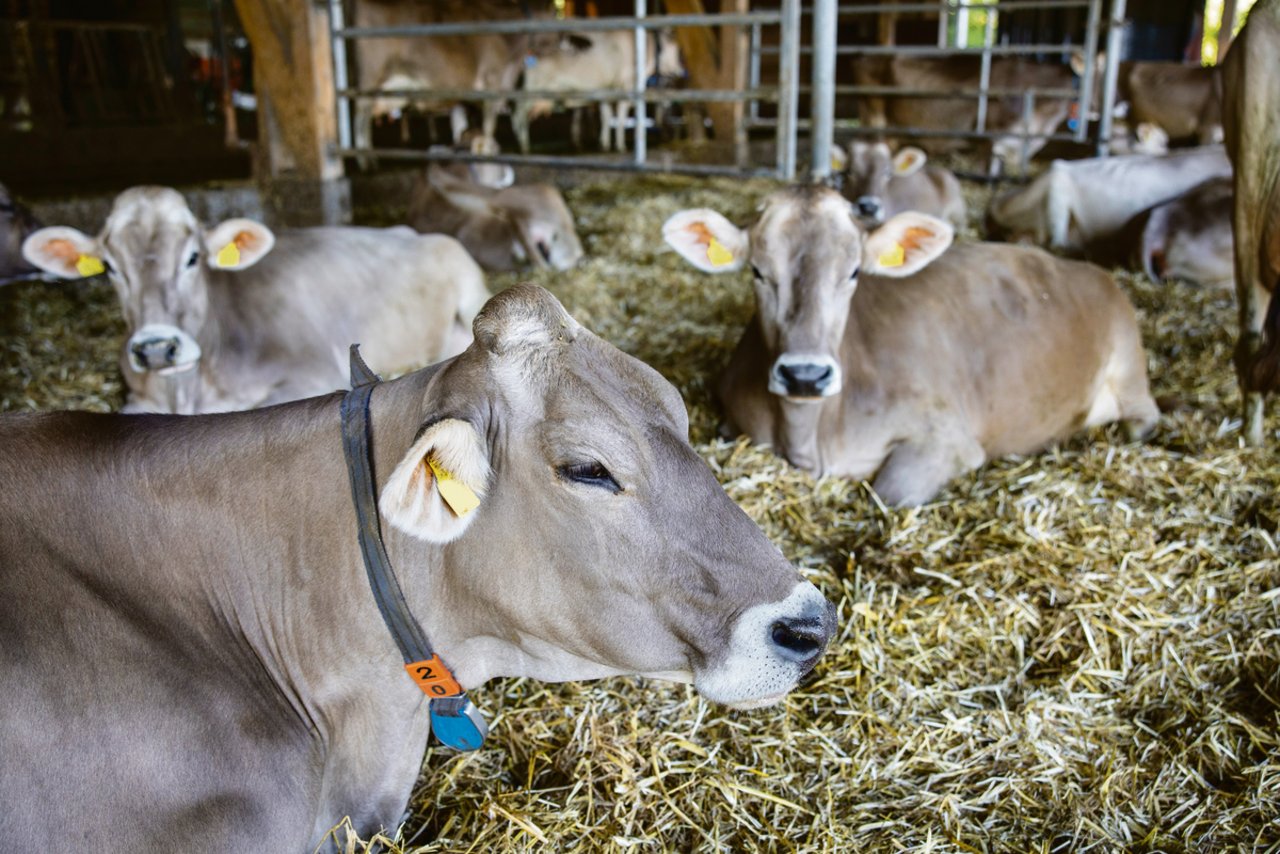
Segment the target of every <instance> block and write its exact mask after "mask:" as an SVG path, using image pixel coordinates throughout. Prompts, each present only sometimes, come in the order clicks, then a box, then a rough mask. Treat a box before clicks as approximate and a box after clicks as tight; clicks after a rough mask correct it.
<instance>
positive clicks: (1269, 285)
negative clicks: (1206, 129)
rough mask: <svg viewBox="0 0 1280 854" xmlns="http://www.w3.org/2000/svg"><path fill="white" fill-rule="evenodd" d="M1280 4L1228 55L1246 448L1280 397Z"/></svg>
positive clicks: (1227, 120)
mask: <svg viewBox="0 0 1280 854" xmlns="http://www.w3.org/2000/svg"><path fill="white" fill-rule="evenodd" d="M1277 57H1280V0H1259V2H1258V4H1257V5H1256V6H1254V7H1253V9H1252V10H1251V11H1250V12H1249V19H1248V21H1247V22H1246V23H1245V26H1244V29H1243V30H1241V31H1240V35H1239V36H1237V37H1236V40H1235V41H1234V42H1233V43H1232V45H1231V49H1230V50H1229V51H1228V52H1227V58H1226V60H1225V62H1224V64H1223V65H1224V67H1223V103H1222V112H1223V116H1222V118H1223V129H1224V130H1225V132H1226V142H1227V152H1228V153H1229V154H1230V155H1231V161H1232V163H1233V164H1234V166H1235V215H1234V217H1233V219H1232V226H1233V228H1234V231H1235V247H1236V295H1237V298H1238V299H1239V303H1240V339H1239V342H1238V343H1237V345H1236V359H1235V361H1236V372H1237V374H1238V375H1239V377H1240V386H1241V388H1242V389H1243V391H1244V397H1245V422H1244V434H1245V438H1246V441H1248V442H1249V443H1250V444H1254V445H1258V444H1261V443H1262V419H1263V412H1264V408H1263V395H1264V394H1267V393H1269V392H1275V391H1277V390H1280V299H1276V286H1277V284H1278V283H1280V74H1277V64H1276V62H1277Z"/></svg>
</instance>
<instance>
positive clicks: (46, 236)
mask: <svg viewBox="0 0 1280 854" xmlns="http://www.w3.org/2000/svg"><path fill="white" fill-rule="evenodd" d="M22 257H23V258H26V259H27V261H29V262H30V263H31V264H33V265H34V266H36V267H39V268H40V269H41V270H44V271H45V272H46V273H52V274H53V275H55V276H59V277H61V278H63V279H87V278H88V277H90V276H96V275H98V274H99V273H102V272H104V271H105V270H106V265H105V264H104V263H103V262H102V249H101V247H100V246H99V245H98V241H97V240H95V239H94V238H92V237H90V236H89V235H87V234H85V233H84V232H82V231H77V230H76V229H74V228H68V227H67V226H65V225H53V226H50V227H48V228H42V229H40V230H39V231H36V232H32V233H31V234H30V235H28V236H27V239H26V240H24V241H22Z"/></svg>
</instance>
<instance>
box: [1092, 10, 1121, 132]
mask: <svg viewBox="0 0 1280 854" xmlns="http://www.w3.org/2000/svg"><path fill="white" fill-rule="evenodd" d="M1124 13H1125V0H1111V26H1110V27H1109V28H1108V29H1107V65H1106V68H1104V69H1103V72H1102V117H1101V118H1100V119H1099V121H1098V156H1099V157H1106V156H1107V151H1108V147H1107V144H1108V142H1110V140H1111V120H1112V115H1111V114H1112V113H1113V112H1115V106H1116V82H1117V77H1118V76H1119V72H1120V48H1121V40H1122V39H1123V38H1124V30H1125V26H1126V22H1125V18H1124ZM1085 59H1086V61H1088V62H1093V57H1091V56H1090V57H1086V58H1085ZM1084 118H1085V116H1083V115H1082V116H1081V119H1082V120H1083V119H1084Z"/></svg>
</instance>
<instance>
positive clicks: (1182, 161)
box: [987, 145, 1231, 254]
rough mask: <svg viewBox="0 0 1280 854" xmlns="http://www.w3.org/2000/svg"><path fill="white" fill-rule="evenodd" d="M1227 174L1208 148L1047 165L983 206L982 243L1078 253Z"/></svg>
mask: <svg viewBox="0 0 1280 854" xmlns="http://www.w3.org/2000/svg"><path fill="white" fill-rule="evenodd" d="M1230 175H1231V163H1230V161H1229V160H1228V159H1227V155H1226V152H1225V151H1224V150H1223V148H1222V146H1212V145H1210V146H1205V147H1203V148H1193V149H1184V150H1179V151H1174V152H1171V153H1169V154H1165V155H1139V154H1135V155H1129V156H1126V157H1095V158H1088V159H1085V160H1055V161H1053V163H1052V164H1051V165H1050V166H1049V168H1048V169H1046V170H1045V171H1044V172H1043V173H1041V174H1040V175H1039V176H1038V177H1037V178H1036V179H1035V180H1034V181H1032V182H1031V183H1030V184H1028V185H1027V186H1025V187H1021V188H1019V189H1016V190H1012V191H1010V192H1008V193H1005V194H1004V195H1001V196H999V197H997V198H996V199H994V200H993V201H992V202H991V205H990V207H989V208H988V210H987V237H989V238H997V239H1005V240H1011V241H1023V240H1029V241H1031V242H1034V243H1038V244H1041V245H1045V246H1048V247H1049V248H1051V249H1059V250H1064V251H1067V252H1075V253H1080V254H1085V253H1086V252H1087V250H1088V247H1089V246H1090V245H1091V244H1094V243H1096V242H1098V241H1102V240H1105V239H1107V238H1108V237H1109V236H1111V235H1113V234H1116V233H1118V232H1120V231H1121V230H1122V229H1123V228H1124V227H1125V225H1126V223H1128V222H1129V221H1130V220H1132V219H1133V218H1134V217H1135V216H1137V215H1138V214H1140V213H1141V212H1142V211H1144V210H1146V209H1147V208H1149V207H1151V206H1152V205H1154V204H1157V203H1159V202H1163V201H1166V200H1168V199H1170V198H1173V197H1176V196H1178V195H1180V194H1182V193H1184V192H1186V191H1187V190H1189V189H1191V188H1192V187H1194V186H1196V185H1197V184H1199V183H1201V182H1202V181H1206V180H1208V179H1210V178H1220V177H1224V176H1230Z"/></svg>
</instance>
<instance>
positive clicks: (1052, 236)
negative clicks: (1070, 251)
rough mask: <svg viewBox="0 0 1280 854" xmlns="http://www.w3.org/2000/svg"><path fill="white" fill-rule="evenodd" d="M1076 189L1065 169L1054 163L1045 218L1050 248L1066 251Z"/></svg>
mask: <svg viewBox="0 0 1280 854" xmlns="http://www.w3.org/2000/svg"><path fill="white" fill-rule="evenodd" d="M1073 196H1074V188H1073V185H1072V182H1071V179H1070V177H1069V176H1068V175H1067V172H1066V170H1065V169H1063V168H1060V167H1059V162H1058V161H1056V160H1055V161H1054V162H1053V165H1051V166H1050V167H1049V181H1048V186H1047V188H1046V191H1045V217H1046V219H1047V220H1048V221H1047V223H1046V225H1047V226H1048V230H1049V234H1048V237H1049V247H1050V248H1052V249H1065V248H1066V247H1067V245H1068V243H1067V241H1068V240H1069V239H1070V236H1071V211H1072V210H1073V209H1074V207H1075V199H1074V198H1073Z"/></svg>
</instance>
